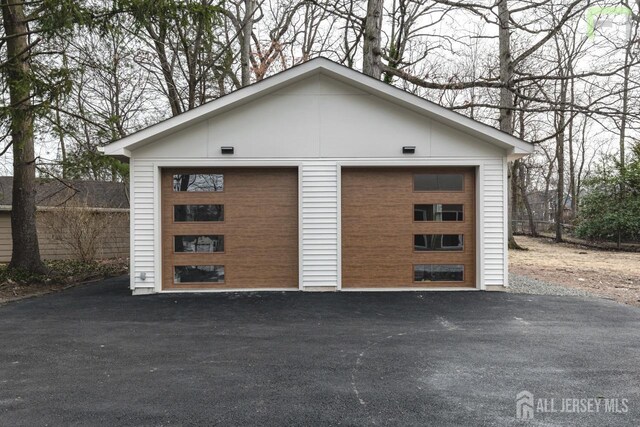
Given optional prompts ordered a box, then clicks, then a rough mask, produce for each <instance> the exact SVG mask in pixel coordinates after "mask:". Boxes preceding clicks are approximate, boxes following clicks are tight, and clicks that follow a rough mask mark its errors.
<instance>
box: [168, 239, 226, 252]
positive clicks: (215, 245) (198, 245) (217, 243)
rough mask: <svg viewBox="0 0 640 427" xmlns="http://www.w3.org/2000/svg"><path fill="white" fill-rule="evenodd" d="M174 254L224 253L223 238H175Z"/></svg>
mask: <svg viewBox="0 0 640 427" xmlns="http://www.w3.org/2000/svg"><path fill="white" fill-rule="evenodd" d="M174 244H175V246H174V250H175V251H176V252H224V236H217V235H209V236H175V237H174Z"/></svg>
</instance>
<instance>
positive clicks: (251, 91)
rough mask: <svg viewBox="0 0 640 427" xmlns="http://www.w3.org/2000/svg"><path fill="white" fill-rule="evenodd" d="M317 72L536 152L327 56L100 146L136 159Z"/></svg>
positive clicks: (518, 151)
mask: <svg viewBox="0 0 640 427" xmlns="http://www.w3.org/2000/svg"><path fill="white" fill-rule="evenodd" d="M318 73H320V74H323V75H326V76H328V77H331V78H334V79H336V80H338V81H341V82H343V83H346V84H349V85H351V86H353V87H356V88H358V89H361V90H363V91H366V92H368V93H370V94H372V95H375V96H378V97H380V98H382V99H385V100H387V101H389V102H392V103H395V104H397V105H399V106H401V107H404V108H407V109H410V110H412V111H415V112H417V113H419V114H423V115H424V116H426V117H429V118H431V119H434V120H437V121H439V122H441V123H444V124H445V125H448V126H451V127H454V128H457V129H460V130H462V131H463V132H466V133H468V134H470V135H472V136H474V137H476V138H478V139H481V140H484V141H487V142H489V143H492V144H495V145H497V146H499V147H501V148H504V149H506V150H508V154H509V155H511V156H514V157H522V156H524V155H527V154H530V153H532V152H533V145H532V144H530V143H528V142H526V141H523V140H521V139H519V138H516V137H514V136H512V135H509V134H508V133H505V132H502V131H500V130H498V129H496V128H494V127H491V126H489V125H486V124H484V123H481V122H478V121H476V120H473V119H471V118H469V117H467V116H464V115H462V114H460V113H457V112H455V111H452V110H449V109H447V108H445V107H442V106H441V105H438V104H436V103H433V102H431V101H427V100H426V99H424V98H421V97H419V96H416V95H413V94H410V93H408V92H405V91H404V90H402V89H399V88H397V87H395V86H392V85H389V84H387V83H384V82H382V81H380V80H377V79H374V78H372V77H369V76H367V75H364V74H362V73H360V72H358V71H355V70H352V69H351V68H348V67H345V66H343V65H340V64H338V63H336V62H333V61H331V60H329V59H326V58H316V59H312V60H311V61H308V62H305V63H303V64H300V65H297V66H295V67H292V68H289V69H288V70H286V71H283V72H281V73H278V74H276V75H274V76H271V77H269V78H267V79H264V80H262V81H259V82H256V83H254V84H252V85H249V86H246V87H244V88H242V89H239V90H237V91H235V92H232V93H230V94H228V95H225V96H223V97H220V98H218V99H215V100H213V101H211V102H208V103H206V104H203V105H201V106H199V107H197V108H194V109H193V110H189V111H186V112H184V113H182V114H180V115H178V116H175V117H171V118H170V119H167V120H164V121H162V122H160V123H157V124H155V125H153V126H150V127H147V128H145V129H142V130H140V131H138V132H136V133H133V134H131V135H129V136H126V137H125V138H122V139H120V140H117V141H114V142H112V143H111V144H109V145H106V146H105V147H101V151H102V152H104V153H105V154H107V155H110V156H116V157H121V158H127V157H131V151H132V150H134V149H136V148H138V147H141V146H143V145H145V144H147V143H150V142H153V141H155V140H157V139H160V138H162V137H164V136H167V135H170V134H172V133H174V132H177V131H179V130H182V129H185V128H187V127H189V126H192V125H193V124H195V123H197V122H200V121H203V120H206V119H209V118H211V117H214V116H216V115H218V114H221V113H224V112H226V111H229V110H231V109H233V108H236V107H238V106H240V105H243V104H246V103H247V102H250V101H251V100H253V99H256V98H259V97H262V96H264V95H267V94H270V93H273V92H275V91H277V90H278V89H281V88H283V87H285V86H289V85H290V84H293V83H295V82H298V81H301V80H303V79H306V78H308V77H310V76H313V75H315V74H318Z"/></svg>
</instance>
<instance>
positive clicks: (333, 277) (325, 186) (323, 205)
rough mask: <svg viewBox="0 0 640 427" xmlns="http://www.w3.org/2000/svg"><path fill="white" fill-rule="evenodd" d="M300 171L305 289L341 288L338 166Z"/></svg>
mask: <svg viewBox="0 0 640 427" xmlns="http://www.w3.org/2000/svg"><path fill="white" fill-rule="evenodd" d="M300 168H301V171H300V177H301V185H300V188H301V192H302V194H301V198H300V200H301V206H300V207H299V209H300V210H301V212H300V218H301V226H300V231H301V236H300V237H301V239H300V241H301V265H300V272H301V273H300V277H301V281H302V286H303V287H306V288H309V287H313V286H338V274H339V272H338V265H339V262H338V256H339V251H338V224H339V221H338V170H339V169H338V165H337V164H336V162H309V163H306V162H305V163H303V164H302V165H301V166H300Z"/></svg>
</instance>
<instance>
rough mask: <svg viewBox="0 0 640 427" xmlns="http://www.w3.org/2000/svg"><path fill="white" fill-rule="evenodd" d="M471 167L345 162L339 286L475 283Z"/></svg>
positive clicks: (371, 286)
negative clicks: (359, 165) (348, 165)
mask: <svg viewBox="0 0 640 427" xmlns="http://www.w3.org/2000/svg"><path fill="white" fill-rule="evenodd" d="M475 240H476V239H475V173H474V170H473V169H466V168H464V169H463V168H441V169H436V168H413V169H404V168H344V169H343V170H342V274H343V275H342V286H343V287H344V288H375V287H385V288H389V287H474V286H475V270H476V269H475V246H476V244H475V243H476V242H475Z"/></svg>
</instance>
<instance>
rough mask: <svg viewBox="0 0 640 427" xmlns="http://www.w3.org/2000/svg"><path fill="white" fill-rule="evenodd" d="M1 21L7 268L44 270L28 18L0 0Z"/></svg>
mask: <svg viewBox="0 0 640 427" xmlns="http://www.w3.org/2000/svg"><path fill="white" fill-rule="evenodd" d="M1 5H2V22H3V24H4V29H5V36H4V42H5V43H6V45H7V48H6V52H7V58H6V61H5V63H4V64H3V67H2V68H3V70H2V71H3V73H4V74H5V78H6V81H7V86H8V87H9V99H10V104H9V107H8V109H7V112H8V114H9V117H10V122H11V124H10V128H11V142H10V144H11V147H12V149H13V194H12V196H13V201H12V206H11V235H12V242H13V249H12V253H11V262H10V263H9V268H17V269H24V270H28V271H32V272H38V273H40V272H43V271H45V267H44V264H43V263H42V261H41V259H40V248H39V247H38V232H37V229H36V158H35V150H34V145H33V131H34V129H33V122H34V108H33V103H32V95H33V94H32V91H33V73H32V70H31V50H32V49H33V44H32V43H30V41H29V34H30V31H29V25H28V23H29V19H28V18H27V16H26V14H25V10H24V3H23V2H22V1H20V0H18V1H15V0H2V2H1Z"/></svg>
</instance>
